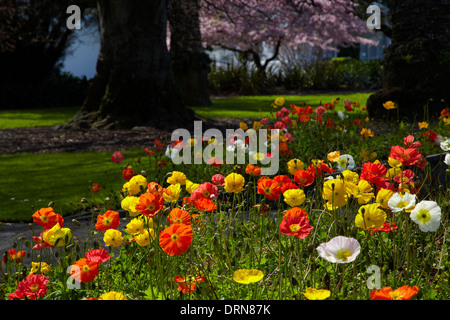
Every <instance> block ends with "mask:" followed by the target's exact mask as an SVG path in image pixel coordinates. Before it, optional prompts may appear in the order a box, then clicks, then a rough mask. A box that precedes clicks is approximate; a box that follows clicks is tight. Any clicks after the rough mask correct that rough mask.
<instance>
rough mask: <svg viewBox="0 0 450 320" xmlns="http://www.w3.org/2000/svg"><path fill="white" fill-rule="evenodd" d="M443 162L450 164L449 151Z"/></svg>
mask: <svg viewBox="0 0 450 320" xmlns="http://www.w3.org/2000/svg"><path fill="white" fill-rule="evenodd" d="M444 163H445V164H446V165H448V166H450V153H447V154H446V155H445V158H444Z"/></svg>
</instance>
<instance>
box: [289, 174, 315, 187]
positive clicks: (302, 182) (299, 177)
mask: <svg viewBox="0 0 450 320" xmlns="http://www.w3.org/2000/svg"><path fill="white" fill-rule="evenodd" d="M294 180H295V182H297V184H298V185H299V186H302V187H307V186H309V185H311V184H312V183H313V182H314V175H313V174H312V173H311V172H310V171H306V170H297V171H295V174H294Z"/></svg>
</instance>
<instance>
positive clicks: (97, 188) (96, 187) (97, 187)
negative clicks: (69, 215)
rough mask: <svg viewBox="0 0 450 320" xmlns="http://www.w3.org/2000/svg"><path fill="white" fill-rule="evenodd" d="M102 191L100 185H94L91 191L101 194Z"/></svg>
mask: <svg viewBox="0 0 450 320" xmlns="http://www.w3.org/2000/svg"><path fill="white" fill-rule="evenodd" d="M100 190H102V189H101V188H100V185H99V184H98V183H94V184H93V185H92V186H91V191H92V192H93V193H99V192H100Z"/></svg>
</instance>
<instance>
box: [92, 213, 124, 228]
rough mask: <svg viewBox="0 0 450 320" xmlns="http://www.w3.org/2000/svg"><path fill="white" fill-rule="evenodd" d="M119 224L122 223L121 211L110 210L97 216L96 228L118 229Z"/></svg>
mask: <svg viewBox="0 0 450 320" xmlns="http://www.w3.org/2000/svg"><path fill="white" fill-rule="evenodd" d="M119 224H120V218H119V213H118V212H115V211H111V210H108V211H106V212H105V213H104V214H99V215H98V216H97V222H96V223H95V229H97V230H99V231H106V230H108V229H117V227H118V226H119Z"/></svg>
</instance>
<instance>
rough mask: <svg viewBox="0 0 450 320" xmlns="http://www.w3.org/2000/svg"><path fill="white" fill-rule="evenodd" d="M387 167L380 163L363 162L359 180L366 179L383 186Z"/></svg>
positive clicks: (380, 186)
mask: <svg viewBox="0 0 450 320" xmlns="http://www.w3.org/2000/svg"><path fill="white" fill-rule="evenodd" d="M386 172H387V169H386V167H385V166H384V165H382V164H381V163H372V162H365V163H363V165H362V171H361V175H360V177H359V179H360V180H366V181H368V182H370V183H372V184H374V185H376V186H377V187H379V188H384V187H385V182H386V181H387V180H388V179H387V178H386V177H385V176H386Z"/></svg>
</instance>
